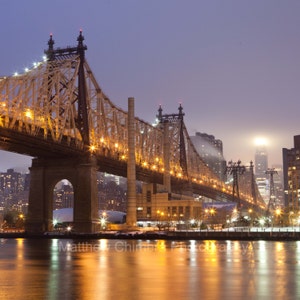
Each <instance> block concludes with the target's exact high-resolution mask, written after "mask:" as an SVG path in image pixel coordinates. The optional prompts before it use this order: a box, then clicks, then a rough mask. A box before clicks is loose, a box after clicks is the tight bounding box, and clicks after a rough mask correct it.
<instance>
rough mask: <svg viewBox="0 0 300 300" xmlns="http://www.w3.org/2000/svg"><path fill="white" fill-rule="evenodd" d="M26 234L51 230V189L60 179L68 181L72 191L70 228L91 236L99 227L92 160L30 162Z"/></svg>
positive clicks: (94, 169) (95, 170)
mask: <svg viewBox="0 0 300 300" xmlns="http://www.w3.org/2000/svg"><path fill="white" fill-rule="evenodd" d="M30 176H31V179H30V191H29V206H28V217H27V221H26V231H27V232H28V233H42V232H45V231H51V230H52V229H53V190H54V187H55V185H56V184H57V183H58V182H59V181H60V180H62V179H67V180H69V181H70V182H71V184H72V186H73V192H74V215H73V225H74V226H73V228H74V231H75V232H80V233H94V232H96V231H97V229H98V226H99V216H98V197H97V163H96V161H95V160H94V159H93V158H92V157H85V158H84V159H81V158H72V159H38V158H37V159H33V160H32V166H31V168H30Z"/></svg>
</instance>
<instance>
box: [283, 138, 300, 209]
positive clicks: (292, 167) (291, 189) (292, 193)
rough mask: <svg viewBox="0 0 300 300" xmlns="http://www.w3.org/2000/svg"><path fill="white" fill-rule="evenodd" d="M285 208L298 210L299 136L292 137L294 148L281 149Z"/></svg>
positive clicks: (299, 197) (299, 188) (299, 184)
mask: <svg viewBox="0 0 300 300" xmlns="http://www.w3.org/2000/svg"><path fill="white" fill-rule="evenodd" d="M282 157H283V177H284V193H285V197H284V198H285V206H286V207H288V208H289V210H293V211H298V210H299V200H300V193H299V192H300V135H296V136H294V148H291V149H287V148H283V149H282Z"/></svg>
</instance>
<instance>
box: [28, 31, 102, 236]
mask: <svg viewBox="0 0 300 300" xmlns="http://www.w3.org/2000/svg"><path fill="white" fill-rule="evenodd" d="M83 41H84V37H83V35H82V31H80V34H79V36H78V38H77V42H78V44H77V46H76V47H67V48H57V49H54V47H53V46H54V40H53V38H52V35H50V39H49V41H48V49H47V50H46V51H45V54H46V55H47V64H48V68H49V70H51V69H52V70H53V68H55V67H56V65H58V66H59V63H60V60H62V59H64V58H66V57H67V58H68V57H73V56H74V57H75V56H76V57H79V60H80V62H79V68H78V71H77V79H78V82H77V92H76V95H73V96H74V99H73V103H72V104H74V103H76V104H77V109H76V113H77V115H76V117H75V123H76V127H77V129H78V132H79V133H80V135H81V138H82V141H83V144H84V149H85V155H80V156H74V157H50V156H49V157H47V156H45V155H43V156H37V157H36V158H34V159H33V161H32V166H31V168H30V176H31V181H30V192H29V206H28V218H27V222H26V231H27V232H31V233H35V232H36V233H38V232H44V231H50V230H52V228H53V217H52V216H53V189H54V187H55V185H56V183H57V182H59V181H60V180H62V179H68V180H69V181H70V182H71V183H72V185H73V191H74V217H73V222H74V230H75V231H76V232H81V233H93V232H95V231H96V230H97V226H98V223H99V216H98V199H97V161H96V159H95V158H94V157H93V155H92V153H91V152H90V138H89V122H88V111H87V105H88V103H87V88H86V80H85V78H86V77H85V70H84V62H85V51H86V50H87V47H86V46H85V45H84V44H83ZM49 74H53V72H49ZM46 78H47V77H46ZM45 80H48V86H49V88H48V95H47V96H46V97H45V99H44V101H45V103H44V105H48V106H51V105H53V109H55V104H56V103H55V98H56V97H59V90H55V89H56V88H53V86H51V84H52V85H53V83H52V77H51V75H48V78H47V79H45ZM66 80H67V79H66ZM59 84H61V86H67V85H68V82H60V83H59ZM60 113H63V112H60Z"/></svg>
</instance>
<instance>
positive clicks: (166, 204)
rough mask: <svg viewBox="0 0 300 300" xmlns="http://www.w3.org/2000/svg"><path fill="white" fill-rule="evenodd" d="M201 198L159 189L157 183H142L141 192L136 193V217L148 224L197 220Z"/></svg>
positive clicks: (199, 215) (199, 214)
mask: <svg viewBox="0 0 300 300" xmlns="http://www.w3.org/2000/svg"><path fill="white" fill-rule="evenodd" d="M201 200H202V199H201ZM201 200H200V199H198V198H194V197H191V196H185V195H178V194H173V193H167V192H164V191H163V190H161V191H160V190H159V186H158V185H153V184H144V185H143V186H142V193H141V194H137V219H138V221H140V222H141V221H143V222H146V223H147V222H148V223H149V224H151V223H153V222H154V223H155V222H157V221H161V222H164V223H170V222H175V223H178V222H187V221H188V220H191V219H195V220H199V219H200V218H201V211H202V201H201Z"/></svg>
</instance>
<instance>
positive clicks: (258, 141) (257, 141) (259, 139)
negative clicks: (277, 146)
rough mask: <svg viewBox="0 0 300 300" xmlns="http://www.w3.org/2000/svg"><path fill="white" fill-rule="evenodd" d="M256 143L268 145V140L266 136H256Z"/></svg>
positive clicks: (257, 144)
mask: <svg viewBox="0 0 300 300" xmlns="http://www.w3.org/2000/svg"><path fill="white" fill-rule="evenodd" d="M254 144H255V145H256V146H267V145H268V140H267V139H266V138H264V137H256V138H255V140H254Z"/></svg>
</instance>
